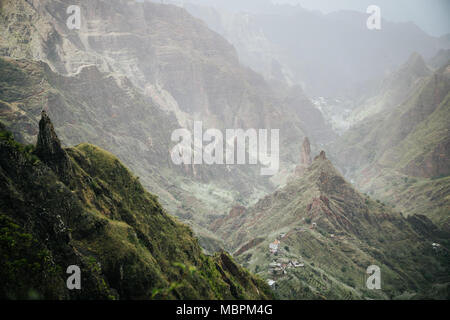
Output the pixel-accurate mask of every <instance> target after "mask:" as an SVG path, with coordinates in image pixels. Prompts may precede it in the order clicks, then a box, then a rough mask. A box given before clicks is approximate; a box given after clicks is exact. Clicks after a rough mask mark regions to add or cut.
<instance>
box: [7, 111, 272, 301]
mask: <svg viewBox="0 0 450 320" xmlns="http://www.w3.org/2000/svg"><path fill="white" fill-rule="evenodd" d="M39 128H40V131H39V140H38V145H37V146H36V147H34V146H32V145H28V146H24V145H22V144H20V143H18V142H16V141H15V140H14V139H13V136H12V134H11V133H9V132H8V131H5V129H4V127H1V128H0V129H1V131H0V254H1V256H2V264H1V267H0V277H1V279H2V286H1V289H0V297H1V298H2V299H5V298H6V299H28V298H40V299H150V298H154V299H264V298H269V297H272V295H271V293H270V290H269V288H268V287H267V285H266V284H265V283H264V282H263V281H262V280H260V279H258V278H255V277H254V276H252V275H251V274H249V273H248V272H247V271H246V270H244V269H242V268H241V267H239V266H238V265H236V264H235V262H234V261H233V260H232V259H231V257H229V256H228V255H227V254H226V253H224V252H223V253H219V254H217V255H215V256H206V255H204V254H203V253H202V250H201V248H200V246H199V245H198V242H197V240H196V238H194V236H193V233H192V231H191V230H190V229H189V228H188V227H187V226H185V225H183V224H181V223H179V222H177V221H176V220H175V219H174V218H172V217H170V216H169V215H168V214H167V213H166V212H165V210H164V209H163V208H162V207H161V205H160V204H159V203H158V200H157V198H156V197H155V196H154V195H152V194H150V193H148V192H147V191H145V189H144V188H143V187H142V185H141V184H140V182H139V179H138V178H137V177H135V176H133V175H132V174H131V173H130V171H128V169H126V168H125V167H124V166H123V165H122V164H121V163H120V161H119V160H118V159H117V158H116V157H114V156H113V155H112V154H110V153H108V152H106V151H104V150H102V149H100V148H98V147H96V146H93V145H90V144H81V145H78V146H76V147H73V148H69V149H62V148H61V146H60V142H59V140H58V137H57V136H56V134H55V132H54V130H53V125H52V123H51V122H50V120H49V118H48V116H47V115H46V113H45V112H43V114H42V119H41V121H40V124H39ZM41 157H42V158H41ZM62 168H63V169H64V170H61V169H62ZM66 169H67V170H66ZM70 265H77V266H79V267H80V268H81V289H80V290H69V289H68V288H67V287H66V281H65V280H66V278H67V277H68V275H67V274H66V269H67V267H68V266H70Z"/></svg>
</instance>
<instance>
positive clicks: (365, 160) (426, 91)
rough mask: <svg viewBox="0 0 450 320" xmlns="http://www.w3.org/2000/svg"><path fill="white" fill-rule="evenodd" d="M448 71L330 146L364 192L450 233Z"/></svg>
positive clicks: (449, 71)
mask: <svg viewBox="0 0 450 320" xmlns="http://www.w3.org/2000/svg"><path fill="white" fill-rule="evenodd" d="M449 92H450V69H449V66H448V64H447V65H446V66H444V67H442V68H440V69H439V70H437V71H436V72H435V73H434V74H433V75H431V76H429V77H427V78H425V81H424V83H423V85H421V86H419V88H418V89H417V90H416V91H415V92H414V94H413V95H412V96H411V97H409V98H408V99H406V100H405V101H404V102H402V103H401V104H399V105H397V106H395V107H394V108H393V109H392V110H388V111H385V112H381V113H378V114H376V115H375V116H373V117H370V118H368V119H367V120H365V121H363V122H362V123H360V124H359V125H357V126H355V127H354V128H352V129H350V130H349V131H348V132H347V133H345V134H344V135H343V136H342V137H340V138H339V139H338V141H337V142H336V143H334V144H333V145H332V146H331V150H332V155H333V160H335V161H336V163H337V165H338V167H340V168H342V169H343V171H344V172H345V174H346V176H347V177H349V179H351V180H353V181H354V182H355V184H356V186H357V187H358V188H360V189H361V190H362V191H363V192H366V193H368V194H370V195H373V196H374V197H376V198H379V199H381V200H383V201H385V202H387V203H389V204H390V205H393V206H394V205H396V206H398V209H399V210H401V211H403V212H404V213H405V214H406V215H408V214H415V213H418V214H425V215H427V216H429V217H430V218H432V219H433V220H434V221H435V222H439V224H441V225H442V226H445V227H446V228H447V229H448V230H450V224H449V223H448V219H449V214H448V213H449V212H450V203H449V192H448V191H449V188H450V187H449V185H448V181H449V180H448V175H449V173H450V165H449V163H450V132H449V128H450V120H449V119H450V117H449V113H450V109H449V108H450V93H449Z"/></svg>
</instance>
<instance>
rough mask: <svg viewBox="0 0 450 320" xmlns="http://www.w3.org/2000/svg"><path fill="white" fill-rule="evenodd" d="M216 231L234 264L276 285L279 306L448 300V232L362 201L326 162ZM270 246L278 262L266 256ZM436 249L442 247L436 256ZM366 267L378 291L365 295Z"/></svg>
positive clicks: (420, 218) (317, 162)
mask: <svg viewBox="0 0 450 320" xmlns="http://www.w3.org/2000/svg"><path fill="white" fill-rule="evenodd" d="M219 230H220V231H221V232H222V234H223V236H224V237H225V238H226V239H229V241H231V242H232V243H233V244H234V245H235V247H236V252H235V255H236V257H237V259H238V260H239V261H241V262H242V263H243V264H244V265H245V266H247V267H248V268H250V269H251V270H253V271H255V272H257V273H258V274H260V275H261V276H263V277H265V278H269V279H273V280H275V281H276V284H275V287H276V292H277V294H279V295H280V296H281V297H283V298H288V299H304V298H307V299H310V298H311V299H361V298H362V299H366V298H367V299H368V298H375V299H395V298H417V297H419V296H420V297H424V296H425V297H428V298H437V299H448V298H449V291H448V290H449V283H450V279H449V278H448V274H449V271H450V265H449V261H450V260H449V252H448V249H447V248H448V246H449V244H450V243H449V242H448V239H449V234H448V232H445V231H443V230H440V229H439V228H437V227H436V226H434V225H433V224H432V223H431V221H430V220H428V219H427V218H426V217H424V216H422V215H414V216H411V217H409V218H404V217H403V216H402V215H401V214H400V213H399V212H398V211H395V210H393V209H392V208H390V207H389V206H388V205H386V204H385V203H382V202H380V201H374V200H373V199H371V198H370V197H369V196H366V195H364V194H361V193H359V192H358V191H356V190H355V189H354V188H353V186H352V185H351V184H349V183H348V182H346V181H345V180H344V179H343V178H342V176H341V175H340V174H339V173H338V172H337V170H336V169H335V168H334V167H333V165H332V164H331V162H330V161H329V160H327V159H326V158H325V155H324V154H322V155H321V156H319V157H317V158H316V159H315V160H314V162H313V164H312V165H311V166H310V167H309V168H308V169H307V171H306V172H305V174H304V175H303V176H302V177H296V178H293V179H292V180H291V182H290V183H289V184H288V185H287V186H286V187H284V188H282V189H280V190H278V191H276V192H275V193H273V194H272V195H269V196H267V197H265V198H264V199H262V200H260V201H259V202H258V203H257V204H256V205H255V206H253V207H250V208H249V209H247V210H244V211H242V212H241V214H240V215H239V216H238V217H235V218H234V219H230V220H229V221H225V222H224V223H223V224H222V225H221V226H220V228H219ZM275 239H278V241H280V243H279V244H278V250H277V252H276V254H274V253H271V252H270V250H269V244H270V243H273V242H274V241H275ZM433 242H436V243H439V244H441V245H442V247H440V249H439V250H435V249H433V246H432V243H433ZM240 243H246V245H244V246H242V247H241V246H240ZM290 262H292V263H294V262H297V263H299V264H302V266H297V267H295V266H292V265H290ZM271 263H274V265H271ZM276 263H279V264H280V265H281V267H282V268H283V267H285V268H283V269H284V271H285V272H284V271H283V270H279V268H280V266H278V267H277V266H275V264H276ZM370 265H377V266H379V267H380V268H381V273H382V290H368V289H367V288H366V283H365V281H366V279H367V277H368V275H367V274H366V268H367V267H368V266H370ZM274 266H275V267H274ZM438 288H439V290H438ZM436 290H437V291H436Z"/></svg>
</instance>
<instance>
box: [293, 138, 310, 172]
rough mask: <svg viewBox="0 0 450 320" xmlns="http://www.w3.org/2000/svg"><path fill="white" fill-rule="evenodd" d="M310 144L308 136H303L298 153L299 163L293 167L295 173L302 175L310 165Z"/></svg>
mask: <svg viewBox="0 0 450 320" xmlns="http://www.w3.org/2000/svg"><path fill="white" fill-rule="evenodd" d="M311 162H312V161H311V144H310V143H309V139H308V137H305V139H304V140H303V144H302V151H301V153H300V164H299V165H298V166H297V167H296V168H295V175H296V176H302V175H303V173H304V172H305V170H306V169H307V168H308V167H309V166H310V165H311Z"/></svg>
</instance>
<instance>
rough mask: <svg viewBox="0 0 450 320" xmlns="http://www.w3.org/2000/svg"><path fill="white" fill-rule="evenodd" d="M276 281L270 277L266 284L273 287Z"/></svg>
mask: <svg viewBox="0 0 450 320" xmlns="http://www.w3.org/2000/svg"><path fill="white" fill-rule="evenodd" d="M275 283H276V281H274V280H272V279H268V280H267V284H268V285H269V286H271V287H273V286H274V285H275Z"/></svg>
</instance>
